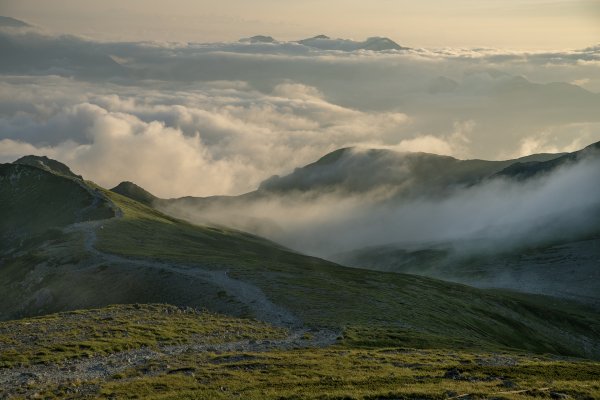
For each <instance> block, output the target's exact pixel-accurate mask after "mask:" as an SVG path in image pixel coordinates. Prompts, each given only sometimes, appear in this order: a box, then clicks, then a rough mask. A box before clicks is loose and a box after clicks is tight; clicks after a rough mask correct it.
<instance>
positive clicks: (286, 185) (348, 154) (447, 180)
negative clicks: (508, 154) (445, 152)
mask: <svg viewBox="0 0 600 400" xmlns="http://www.w3.org/2000/svg"><path fill="white" fill-rule="evenodd" d="M560 156H561V154H536V155H532V156H528V157H524V158H521V159H518V160H507V161H485V160H458V159H456V158H454V157H448V156H439V155H436V154H429V153H400V152H396V151H393V150H382V149H366V150H365V149H356V148H344V149H340V150H336V151H334V152H332V153H329V154H327V155H325V156H323V157H322V158H320V159H319V160H317V161H316V162H314V163H312V164H309V165H307V166H305V167H302V168H297V169H296V170H295V171H294V172H292V173H291V174H289V175H286V176H283V177H280V176H273V177H271V178H269V179H267V180H266V181H264V182H262V183H261V185H260V186H259V189H258V190H259V191H265V192H279V193H281V192H293V191H300V192H308V191H340V190H341V191H344V192H349V193H353V192H367V191H370V190H374V189H377V188H378V187H381V186H389V187H392V188H395V189H396V190H397V191H398V193H401V194H403V195H411V196H417V195H424V194H425V195H432V194H435V193H442V194H443V193H445V192H447V191H448V190H450V189H452V188H454V187H456V186H470V185H473V184H476V183H479V182H481V181H482V180H484V179H487V178H490V177H492V176H494V175H495V174H499V173H501V172H502V171H503V170H505V168H507V167H509V166H511V165H514V164H515V163H519V162H538V161H539V162H542V161H550V160H553V159H555V158H557V157H560Z"/></svg>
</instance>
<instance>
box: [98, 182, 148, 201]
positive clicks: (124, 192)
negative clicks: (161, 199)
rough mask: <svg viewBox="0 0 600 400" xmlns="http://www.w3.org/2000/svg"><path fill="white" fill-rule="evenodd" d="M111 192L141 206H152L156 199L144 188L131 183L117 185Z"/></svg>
mask: <svg viewBox="0 0 600 400" xmlns="http://www.w3.org/2000/svg"><path fill="white" fill-rule="evenodd" d="M110 191H111V192H114V193H118V194H120V195H121V196H125V197H129V198H130V199H132V200H135V201H138V202H140V203H142V204H146V205H148V206H152V204H153V203H154V201H155V200H157V199H158V197H156V196H154V195H153V194H152V193H150V192H148V191H147V190H145V189H144V188H142V187H140V186H138V185H136V184H135V183H133V182H129V181H125V182H121V183H119V184H118V185H117V186H115V187H114V188H112V189H110Z"/></svg>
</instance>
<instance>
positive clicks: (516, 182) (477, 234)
mask: <svg viewBox="0 0 600 400" xmlns="http://www.w3.org/2000/svg"><path fill="white" fill-rule="evenodd" d="M599 146H600V145H599V144H598V143H596V144H593V145H590V146H588V147H587V148H585V149H582V150H580V151H576V152H573V153H561V154H534V155H531V156H527V157H523V158H519V159H515V160H506V161H486V160H458V159H456V158H453V157H447V156H439V155H434V154H426V153H399V152H395V151H391V150H381V149H370V150H363V149H353V148H345V149H340V150H336V151H334V152H331V153H329V154H327V155H325V156H323V157H322V158H320V159H319V160H317V161H315V162H314V163H312V164H309V165H306V166H304V167H301V168H297V169H296V170H294V171H293V172H292V173H290V174H288V175H286V176H282V177H280V176H274V177H271V178H269V179H267V180H265V181H264V182H263V183H262V184H261V185H260V186H259V188H258V189H257V190H256V191H253V192H250V193H247V194H244V195H242V196H229V197H227V196H215V197H208V198H193V197H186V198H180V199H170V200H156V201H155V202H154V203H153V205H154V206H155V207H157V208H158V209H160V210H162V211H163V212H166V213H168V214H170V215H173V216H176V217H179V218H183V219H186V220H189V221H195V222H197V223H212V224H221V225H228V226H234V227H236V228H238V229H243V230H246V231H250V232H253V233H255V234H260V235H263V236H265V237H268V238H270V239H272V240H276V241H282V242H284V243H286V244H287V245H288V246H291V247H293V248H303V247H302V246H305V245H304V243H306V242H309V243H313V242H316V243H317V244H318V243H319V242H320V241H322V242H326V243H330V242H331V243H333V244H332V245H331V246H330V247H327V245H322V248H323V249H324V251H321V252H319V251H320V248H317V251H313V250H311V249H312V248H311V247H307V246H305V247H304V249H307V248H308V249H309V250H308V251H310V252H311V253H312V254H319V255H321V256H322V257H325V258H327V259H330V260H332V261H335V262H338V263H340V264H343V265H349V266H353V267H358V268H368V269H373V270H378V271H386V272H398V273H410V274H417V275H422V276H428V277H433V278H437V279H443V280H447V281H452V282H460V283H464V284H468V285H471V286H476V287H481V288H502V289H512V290H519V291H522V292H528V293H536V294H545V295H552V296H557V297H560V298H567V299H572V300H576V301H580V302H583V303H586V304H588V305H592V306H594V307H600V296H598V293H600V289H599V287H598V284H597V282H598V280H597V279H596V277H597V275H598V273H599V271H600V270H599V269H598V266H597V265H598V264H597V259H598V258H599V257H600V241H599V239H598V237H599V234H600V231H599V230H598V228H597V227H598V224H600V199H598V198H597V197H595V196H597V195H596V194H595V193H597V191H596V190H592V189H593V187H589V189H583V188H581V187H579V186H578V187H577V190H578V191H579V192H581V190H585V192H581V193H579V192H576V193H573V195H572V196H571V204H572V205H571V206H568V203H564V202H565V201H567V202H568V201H569V198H568V196H567V197H565V198H564V199H562V197H564V195H562V194H561V192H560V190H563V189H559V188H558V186H556V185H557V184H558V183H556V184H554V186H550V187H554V188H555V189H552V190H554V194H552V196H553V197H557V196H559V197H557V199H556V202H555V204H554V205H553V210H555V211H552V210H548V211H545V210H544V209H543V208H540V206H534V208H533V209H531V210H529V211H528V212H525V211H523V212H521V210H520V209H519V207H525V206H526V205H525V204H519V203H515V204H514V205H512V206H510V207H512V208H513V209H512V211H513V214H514V213H519V212H521V213H522V216H521V218H519V219H515V218H513V217H512V216H511V215H506V216H505V217H504V216H503V215H502V214H500V212H499V211H496V210H499V209H500V208H498V207H499V205H502V204H503V203H502V201H504V202H505V203H507V204H508V203H510V202H511V201H512V200H511V198H515V196H517V197H516V198H519V197H518V196H521V197H522V198H523V199H529V201H533V202H535V203H536V204H537V203H540V200H539V199H543V198H544V197H543V196H547V195H544V194H543V193H544V192H543V191H542V192H540V194H539V195H535V193H536V190H541V189H540V185H542V184H544V182H553V181H552V180H550V181H548V179H550V178H553V177H554V176H555V175H553V174H554V173H555V172H556V171H563V170H565V169H564V168H561V167H565V168H568V167H569V166H575V165H580V162H581V161H585V160H595V159H597V149H598V147H599ZM586 171H587V172H586V174H587V178H586V179H587V180H590V179H591V180H592V181H593V176H594V174H595V175H597V174H598V172H597V169H594V167H593V165H592V166H590V167H588V168H587V169H586ZM563 175H564V174H563ZM557 176H559V177H560V176H561V175H557ZM553 179H554V178H553ZM556 179H558V178H556ZM560 179H562V182H563V183H560V187H569V186H570V185H571V184H570V183H569V182H574V183H573V184H575V183H576V182H580V178H578V177H577V176H570V177H568V176H564V177H562V178H560ZM502 182H504V183H502ZM582 184H583V183H581V184H580V186H581V185H582ZM507 185H508V186H507ZM546 186H547V185H546ZM547 187H548V186H547ZM586 192H587V195H586ZM474 196H475V197H474ZM536 198H538V200H535V199H536ZM577 198H581V200H580V201H579V200H578V203H576V202H575V200H576V199H577ZM347 199H355V200H354V201H365V202H367V203H366V204H367V205H366V206H365V207H368V208H367V209H368V210H370V211H369V213H371V215H376V217H373V218H380V219H382V221H381V223H380V226H379V227H377V226H369V227H367V226H364V225H361V224H360V223H358V225H356V226H352V225H343V224H340V228H339V229H338V230H337V231H336V230H335V229H333V228H331V229H332V230H331V232H330V233H323V232H321V230H322V229H321V228H319V227H321V226H324V227H327V226H328V225H327V224H328V223H327V222H322V223H321V222H320V221H318V220H317V221H315V222H313V223H314V224H316V226H317V227H315V228H313V230H311V228H310V227H304V225H302V222H301V221H300V222H296V225H299V226H300V228H297V227H296V226H291V223H290V220H291V218H289V217H288V218H287V219H286V218H285V217H280V216H279V215H280V214H281V213H283V215H285V210H288V213H290V215H293V214H295V213H298V212H303V210H307V209H308V210H311V209H314V210H318V209H319V208H318V207H319V204H321V203H323V202H324V204H330V206H328V207H329V208H326V210H330V208H331V205H332V204H336V203H337V204H342V203H341V202H342V201H347ZM365 199H366V200H365ZM473 199H475V200H473ZM502 199H504V200H502ZM500 200H502V201H500ZM550 200H551V199H547V200H546V201H545V202H546V203H548V201H550ZM498 201H500V203H498ZM469 202H474V203H473V210H472V211H470V210H466V209H464V208H465V206H461V204H463V203H464V204H469ZM561 204H563V205H561ZM576 204H580V206H577V207H582V208H581V209H574V208H573V207H575V206H576ZM402 207H405V209H402ZM407 207H408V208H407ZM410 207H412V208H415V207H416V209H417V211H418V212H421V211H419V210H422V209H423V208H422V207H429V208H428V209H429V210H431V211H434V212H435V216H434V215H431V214H429V215H423V216H422V217H423V218H424V219H422V220H420V221H419V220H416V217H411V214H412V212H410V209H411V208H410ZM457 207H458V208H459V209H461V210H462V211H460V214H456V215H463V214H465V215H464V216H463V217H462V218H459V217H452V215H454V214H453V213H454V211H453V210H454V209H456V208H457ZM528 207H530V206H528ZM535 207H537V208H538V209H536V208H535ZM398 209H400V210H404V211H403V212H404V214H403V215H404V217H403V218H404V219H400V220H398V222H397V224H398V225H402V224H407V222H406V219H407V218H408V219H409V220H411V221H412V224H413V225H414V228H412V229H413V230H415V232H418V231H419V230H420V229H421V226H422V225H428V224H434V225H435V223H436V219H440V218H441V220H442V221H443V220H448V221H449V222H447V223H446V225H444V226H440V228H439V230H441V231H449V232H450V230H451V229H453V228H452V224H455V225H457V226H456V227H455V228H454V229H455V230H458V226H459V225H460V226H463V227H466V228H465V229H468V230H469V231H468V232H470V233H469V235H471V236H470V237H468V238H460V237H458V236H457V237H455V238H454V239H427V238H425V239H418V238H416V233H415V234H410V228H408V227H407V228H405V229H404V231H405V232H404V233H405V235H404V237H402V238H398V237H397V235H395V234H393V232H395V231H398V230H399V229H400V230H402V229H401V228H398V227H396V226H393V225H389V223H388V222H386V220H390V221H391V220H392V219H393V218H398V217H394V215H395V214H397V212H396V210H398ZM425 209H427V208H425ZM463 209H464V210H463ZM269 210H273V211H269ZM275 210H277V211H275ZM359 210H360V209H359ZM444 210H446V211H444ZM523 210H527V208H526V207H525V208H523ZM376 212H377V214H374V213H376ZM278 213H279V214H278ZM349 213H350V214H349V215H348V216H346V217H345V218H349V219H350V218H353V215H351V214H352V211H350V212H349ZM482 213H483V215H482V218H483V220H484V221H488V222H485V223H478V222H477V221H478V218H480V217H479V214H482ZM495 214H498V215H497V217H495V218H491V217H490V215H495ZM309 215H310V212H309ZM324 218H325V219H326V218H328V216H327V215H324ZM470 219H472V220H473V222H471V221H470ZM503 219H507V220H510V221H511V222H506V223H504V222H503ZM519 221H520V222H519ZM363 222H368V220H364V221H363ZM332 223H338V222H337V220H335V219H334V220H333V222H332ZM441 223H442V222H439V224H441ZM386 224H387V225H386ZM478 224H479V225H480V227H479V228H477V230H476V231H472V229H474V228H473V227H474V226H478ZM367 228H368V229H372V230H373V233H374V235H373V236H381V238H380V239H379V243H377V242H374V243H368V244H364V243H363V241H357V242H356V243H355V244H353V243H354V242H352V241H351V242H350V244H349V245H345V247H349V248H346V249H343V250H337V251H336V250H333V249H335V248H336V246H335V245H334V244H335V243H342V244H343V243H344V242H343V239H342V238H343V237H344V235H345V236H348V237H350V239H352V235H353V233H352V232H353V231H354V230H361V229H364V230H365V231H366V229H367ZM294 229H296V230H295V231H294ZM298 232H299V233H298ZM378 232H383V233H378ZM385 232H392V233H388V234H387V235H386V234H384V233H385ZM450 233H451V234H450V237H452V234H454V233H453V232H450ZM433 234H435V232H433ZM446 236H448V235H446ZM454 236H456V235H454ZM434 237H435V235H434ZM365 239H370V238H368V237H366V238H365ZM374 240H375V239H374ZM408 240H412V241H410V242H408ZM328 248H330V249H332V250H329V251H330V252H329V253H326V252H325V251H327V249H328ZM305 251H307V250H305Z"/></svg>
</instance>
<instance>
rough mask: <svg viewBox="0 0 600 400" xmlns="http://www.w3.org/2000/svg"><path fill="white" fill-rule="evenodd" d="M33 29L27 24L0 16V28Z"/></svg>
mask: <svg viewBox="0 0 600 400" xmlns="http://www.w3.org/2000/svg"><path fill="white" fill-rule="evenodd" d="M28 27H31V25H29V24H28V23H26V22H23V21H20V20H18V19H15V18H11V17H3V16H1V15H0V28H28Z"/></svg>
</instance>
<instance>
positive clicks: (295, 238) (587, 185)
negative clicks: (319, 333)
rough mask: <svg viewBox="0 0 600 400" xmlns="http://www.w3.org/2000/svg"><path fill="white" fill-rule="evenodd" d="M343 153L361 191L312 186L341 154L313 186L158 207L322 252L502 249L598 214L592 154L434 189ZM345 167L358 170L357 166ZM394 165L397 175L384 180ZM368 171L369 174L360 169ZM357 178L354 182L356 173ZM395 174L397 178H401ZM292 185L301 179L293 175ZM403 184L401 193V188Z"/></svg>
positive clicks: (579, 226)
mask: <svg viewBox="0 0 600 400" xmlns="http://www.w3.org/2000/svg"><path fill="white" fill-rule="evenodd" d="M358 155H359V157H352V158H349V159H348V160H347V162H355V163H358V164H360V165H361V166H363V167H364V168H363V169H364V171H362V173H363V175H365V176H363V177H361V176H358V177H356V176H352V177H350V178H351V179H353V181H352V182H350V183H348V182H346V183H347V184H351V185H354V186H355V185H356V184H360V182H362V183H363V184H364V185H365V186H366V187H365V188H363V189H364V190H361V191H360V192H355V193H352V192H347V191H335V190H334V191H331V190H323V189H319V185H318V182H320V181H327V180H328V179H329V178H328V176H329V175H332V174H333V175H335V174H336V173H337V172H336V168H338V167H341V168H343V167H348V165H347V163H346V164H345V163H344V162H340V163H338V164H336V165H332V166H328V167H327V168H324V169H321V170H315V171H314V174H318V175H314V174H313V176H310V177H309V178H310V179H311V180H312V183H311V184H312V186H311V187H313V188H315V190H313V191H302V192H298V191H293V192H291V193H290V192H287V193H286V192H277V193H275V194H271V195H268V196H262V197H251V198H245V199H238V200H237V201H235V202H232V203H227V202H225V201H222V202H217V203H206V204H204V206H198V204H196V205H194V204H192V203H186V202H180V203H176V204H171V205H167V206H163V207H165V210H167V211H168V212H170V213H173V214H175V215H178V216H183V217H185V218H188V219H191V220H193V221H196V222H204V223H206V222H207V221H209V222H213V223H219V224H223V225H229V226H236V227H239V228H243V229H246V230H251V231H254V232H256V233H259V234H262V235H265V236H267V237H269V238H271V239H273V240H276V241H278V242H280V243H283V244H285V245H287V246H290V247H291V248H294V249H297V250H300V251H303V252H305V253H309V254H313V255H317V256H321V257H326V258H331V257H334V256H335V255H336V254H337V253H343V252H348V251H352V250H356V249H362V248H366V247H369V246H382V245H390V244H394V245H398V246H399V247H400V248H407V249H411V250H415V249H421V248H432V247H436V246H440V245H443V246H446V247H448V246H449V247H451V248H454V250H456V251H458V252H469V253H473V252H475V253H477V252H479V253H480V252H484V253H502V252H505V251H508V250H510V249H513V248H527V247H529V246H536V245H539V244H543V243H547V242H552V241H554V240H560V239H564V238H568V239H572V238H573V237H581V236H582V235H586V234H588V233H590V232H593V231H594V230H595V229H596V228H597V226H598V223H599V222H600V188H599V187H598V185H597V184H596V182H597V181H598V179H600V159H599V158H598V157H597V154H596V156H595V157H589V158H584V159H582V160H580V161H579V162H577V163H572V164H567V165H565V166H564V167H562V168H559V169H558V170H555V171H554V172H552V173H551V174H548V175H544V176H540V177H538V178H535V179H533V180H527V181H512V180H507V179H502V178H494V179H488V180H485V181H483V182H481V183H478V184H475V185H472V186H455V187H454V188H447V190H446V191H445V193H444V195H443V196H433V195H417V197H414V196H410V195H406V192H405V191H404V189H405V186H406V185H410V184H411V183H410V182H411V179H414V178H415V176H412V175H411V170H410V169H409V168H403V166H402V165H403V164H402V163H400V164H398V163H395V164H394V163H392V162H390V160H385V159H380V160H379V161H382V167H383V166H387V167H385V168H373V165H372V163H371V164H369V163H365V162H363V161H364V160H363V161H361V160H362V158H363V156H368V154H366V153H362V156H361V155H360V153H359V154H358ZM352 170H353V171H358V173H359V174H360V173H361V169H360V168H359V169H357V168H354V169H352ZM378 174H393V176H394V177H397V179H398V183H396V184H394V185H386V184H379V185H373V186H372V187H370V188H369V186H368V183H372V182H385V181H389V176H386V177H383V179H382V177H381V176H378ZM366 177H368V179H370V180H369V181H368V182H367V181H366V180H365V178H366ZM355 181H356V182H355ZM402 182H404V183H402ZM296 186H302V184H301V183H299V182H296ZM402 193H404V194H402Z"/></svg>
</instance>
